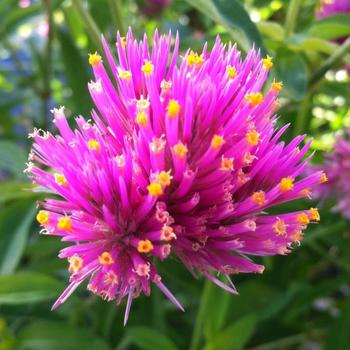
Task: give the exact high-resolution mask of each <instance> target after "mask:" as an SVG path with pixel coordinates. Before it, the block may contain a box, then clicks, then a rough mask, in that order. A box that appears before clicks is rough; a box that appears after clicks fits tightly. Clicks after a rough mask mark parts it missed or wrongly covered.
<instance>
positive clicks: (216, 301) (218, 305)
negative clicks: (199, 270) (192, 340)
mask: <svg viewBox="0 0 350 350" xmlns="http://www.w3.org/2000/svg"><path fill="white" fill-rule="evenodd" d="M235 297H236V296H232V294H230V293H227V292H226V291H225V290H223V289H221V288H218V287H217V286H215V285H213V283H211V288H210V289H209V293H208V296H207V302H206V308H205V311H204V315H203V326H204V335H205V337H206V339H207V341H208V340H209V339H213V337H214V336H215V334H216V333H217V332H218V331H219V330H220V329H221V328H222V326H223V324H224V322H225V319H226V315H227V312H228V311H229V304H230V301H231V299H232V298H235Z"/></svg>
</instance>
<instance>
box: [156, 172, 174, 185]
mask: <svg viewBox="0 0 350 350" xmlns="http://www.w3.org/2000/svg"><path fill="white" fill-rule="evenodd" d="M172 178H173V177H172V176H171V175H170V170H169V171H161V172H160V173H159V174H158V175H157V180H158V182H159V183H160V184H161V185H162V186H163V187H165V186H169V185H170V183H171V179H172Z"/></svg>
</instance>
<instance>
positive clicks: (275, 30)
mask: <svg viewBox="0 0 350 350" xmlns="http://www.w3.org/2000/svg"><path fill="white" fill-rule="evenodd" d="M256 25H257V27H258V29H259V31H260V33H262V34H263V35H265V36H267V37H269V38H270V39H273V40H275V41H282V40H283V39H284V28H283V27H282V26H281V25H280V24H279V23H276V22H270V21H261V22H258V23H257V24H256Z"/></svg>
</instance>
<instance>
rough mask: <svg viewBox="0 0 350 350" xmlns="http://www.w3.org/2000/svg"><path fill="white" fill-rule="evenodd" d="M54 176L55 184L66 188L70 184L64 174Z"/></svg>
mask: <svg viewBox="0 0 350 350" xmlns="http://www.w3.org/2000/svg"><path fill="white" fill-rule="evenodd" d="M54 176H55V182H56V184H57V185H60V186H66V185H67V184H68V182H67V179H66V178H65V176H64V175H63V174H58V173H56V174H55V175H54Z"/></svg>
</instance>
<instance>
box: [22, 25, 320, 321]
mask: <svg viewBox="0 0 350 350" xmlns="http://www.w3.org/2000/svg"><path fill="white" fill-rule="evenodd" d="M102 42H103V47H104V52H105V56H106V58H107V62H108V64H109V68H110V70H111V76H113V78H112V79H110V77H109V74H108V73H107V71H106V67H105V66H104V64H105V63H106V62H103V61H102V58H101V56H100V55H98V54H97V53H95V54H91V55H90V57H89V62H90V64H91V65H92V69H93V72H94V75H95V81H92V82H90V83H89V91H90V93H91V96H92V99H93V101H94V103H95V105H96V108H97V111H93V112H92V121H90V120H86V119H84V118H83V117H81V116H79V117H77V118H76V124H77V128H76V129H71V127H70V126H69V125H68V122H67V119H66V117H65V114H64V109H63V108H60V109H55V110H53V114H54V123H55V124H56V127H57V128H58V130H59V135H52V134H51V133H49V132H43V131H40V130H34V132H33V134H31V136H32V137H33V138H34V141H35V142H34V145H33V150H32V152H31V153H30V163H29V164H28V169H27V171H28V172H29V173H30V174H31V177H32V179H33V181H34V182H35V183H37V184H38V185H40V186H42V187H44V188H45V189H46V190H47V191H48V192H49V193H55V194H58V195H59V196H60V199H57V198H49V199H47V200H45V201H44V202H43V203H41V204H40V205H41V208H42V210H40V211H39V213H38V215H37V219H38V221H39V223H40V224H41V225H42V226H43V231H42V232H43V233H46V234H49V235H54V236H61V237H62V240H63V241H65V242H71V246H69V247H68V248H64V249H63V250H62V251H61V252H60V254H59V257H60V258H63V259H67V260H68V263H69V267H68V269H69V272H70V274H71V276H70V285H69V286H68V288H67V289H66V290H65V291H64V292H63V294H62V295H61V296H60V297H59V299H58V300H57V302H56V303H55V304H54V306H53V307H54V308H56V307H57V306H59V305H60V304H61V303H63V302H64V301H65V300H66V299H67V298H68V297H69V296H70V295H71V294H72V292H73V291H74V290H75V289H76V288H77V287H78V286H79V285H80V284H81V283H82V282H83V281H84V280H87V279H89V283H88V289H89V290H90V291H91V292H93V293H95V294H97V295H100V296H102V297H103V298H105V299H107V300H113V299H116V302H117V304H119V303H120V302H121V300H122V299H123V298H124V297H127V306H126V315H125V321H126V320H127V317H128V314H129V310H130V306H131V301H132V300H133V298H135V297H137V296H138V295H139V294H140V293H144V294H146V295H149V294H150V288H151V283H152V282H153V283H154V284H155V285H156V286H157V287H158V288H160V290H161V291H162V292H164V293H165V294H166V295H167V296H168V297H169V299H170V300H171V301H172V302H173V303H174V304H175V305H177V306H178V307H179V308H180V309H182V306H181V305H180V303H179V302H178V301H177V300H176V299H175V297H174V296H173V295H172V294H171V292H170V291H169V290H168V289H167V287H166V286H165V285H164V284H163V282H162V280H161V277H160V276H159V274H158V272H157V267H156V262H157V261H161V260H164V259H167V258H168V256H169V255H170V254H173V255H174V256H176V257H177V258H178V259H179V260H180V261H181V262H182V263H183V264H184V265H185V266H186V267H187V268H188V269H189V270H190V271H191V272H196V271H197V272H200V273H202V274H203V275H204V276H205V277H206V278H208V279H209V280H211V281H213V282H214V283H216V284H217V285H219V286H221V287H222V288H224V289H226V290H227V291H230V292H232V293H236V290H235V288H234V286H233V284H231V280H230V279H229V275H231V274H238V273H250V272H257V273H261V272H262V271H263V270H264V267H263V266H262V265H259V264H257V263H254V262H253V261H252V260H251V259H250V258H248V256H254V255H258V256H264V255H275V254H286V253H289V252H290V250H291V247H292V244H293V242H299V241H300V240H301V239H302V232H303V230H304V229H305V228H306V226H307V224H309V223H310V222H311V221H318V220H319V215H318V212H317V209H310V210H300V211H297V212H292V213H281V214H278V215H276V214H273V215H268V213H267V211H268V208H269V207H273V206H276V205H278V204H281V203H284V202H288V201H292V200H296V199H298V198H304V197H308V196H309V194H310V189H311V187H312V186H314V185H316V184H318V183H320V182H323V181H324V179H325V176H324V174H323V172H322V171H317V172H315V173H313V174H311V175H310V176H308V177H306V178H300V177H298V175H299V174H300V172H301V171H302V169H303V167H304V166H305V165H306V164H307V160H303V157H304V156H305V154H306V153H307V151H308V149H309V146H310V142H307V143H306V144H305V145H303V146H302V145H301V144H302V142H303V140H304V139H305V135H304V136H297V137H296V138H294V139H293V140H292V141H291V142H290V143H289V144H285V143H283V142H282V141H280V138H281V136H282V135H283V133H284V132H285V130H286V129H287V127H288V126H285V127H283V128H282V129H280V130H277V129H276V128H275V124H276V116H275V110H276V108H277V106H278V102H277V96H278V94H279V92H280V90H281V88H282V83H280V82H275V81H274V82H273V83H272V84H269V85H268V86H266V93H264V94H263V93H262V88H263V86H264V83H265V81H266V78H267V75H268V73H269V70H270V68H271V67H272V65H273V63H272V59H271V57H269V56H267V57H266V58H263V59H262V58H261V57H260V54H259V52H256V51H255V50H254V49H252V50H251V51H250V52H249V53H248V54H247V56H246V57H245V58H244V59H243V58H242V57H241V53H240V52H239V51H238V50H237V47H236V46H235V45H232V44H231V43H229V44H228V45H227V46H226V45H224V44H223V43H221V41H220V38H219V37H218V38H217V39H216V42H215V44H214V46H213V48H212V49H211V50H209V49H208V48H207V45H205V46H204V48H203V50H202V52H200V53H196V52H193V51H191V50H187V51H186V52H185V53H184V54H183V56H179V54H178V51H179V38H178V36H177V37H176V39H175V41H174V47H173V50H172V36H171V34H169V35H164V36H159V35H158V33H157V32H156V33H155V35H154V39H153V45H152V50H150V49H149V44H148V41H147V37H146V36H145V37H144V39H143V40H142V41H140V42H137V41H136V40H134V38H133V35H132V32H131V30H130V31H129V32H128V34H127V36H126V38H122V37H121V36H120V35H119V34H118V37H117V43H116V50H117V54H118V61H117V62H116V61H115V60H114V59H113V56H112V53H111V51H110V48H109V47H108V45H107V44H106V42H105V40H104V39H103V40H102ZM115 85H116V86H117V87H115ZM39 165H41V166H39ZM217 273H220V274H222V275H224V276H226V277H227V279H228V282H227V284H226V283H224V282H223V281H222V280H221V279H219V278H218V277H217ZM170 278H171V277H170V276H169V279H170Z"/></svg>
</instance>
